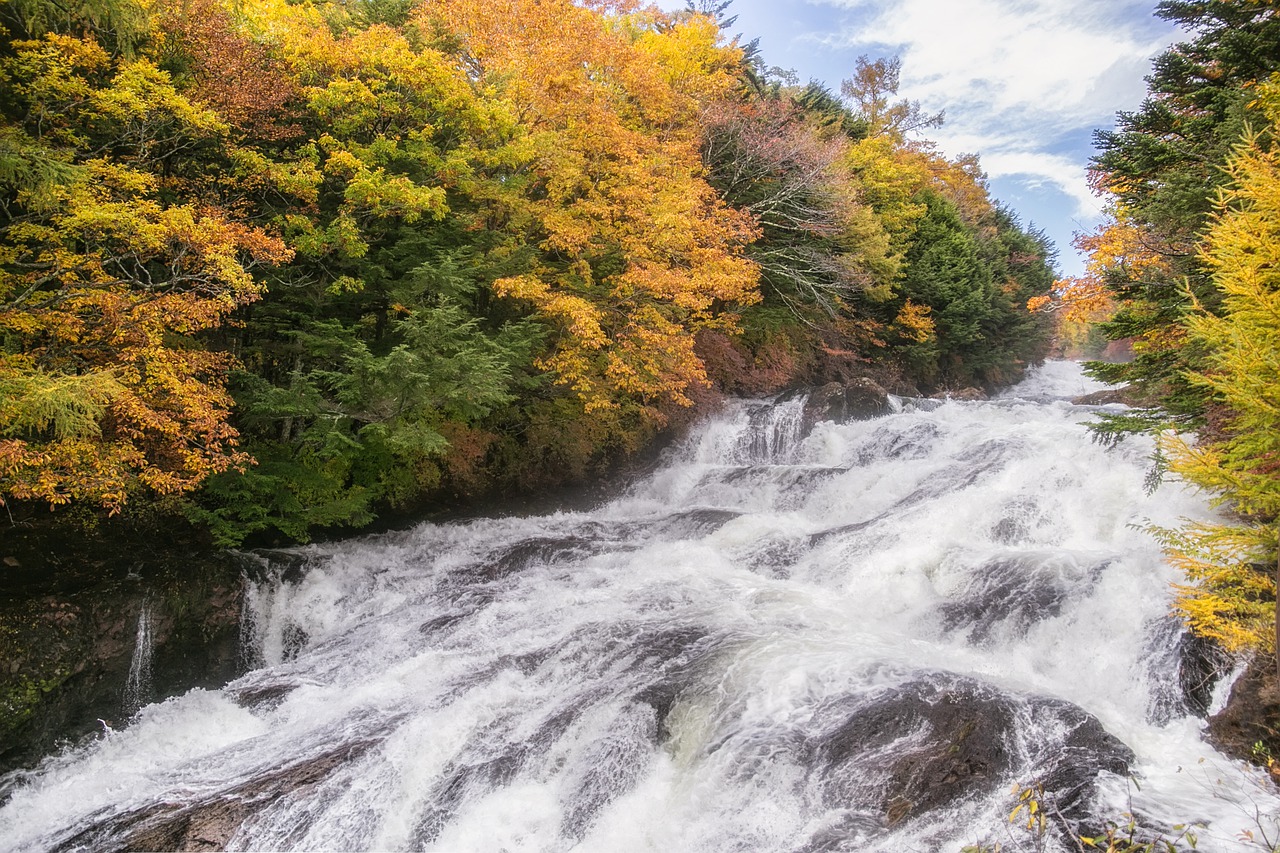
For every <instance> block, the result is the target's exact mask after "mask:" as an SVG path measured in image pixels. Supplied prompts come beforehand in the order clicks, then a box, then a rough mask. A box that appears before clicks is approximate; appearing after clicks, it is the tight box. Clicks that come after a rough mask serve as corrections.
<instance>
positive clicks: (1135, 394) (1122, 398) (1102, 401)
mask: <svg viewBox="0 0 1280 853" xmlns="http://www.w3.org/2000/svg"><path fill="white" fill-rule="evenodd" d="M1071 402H1072V404H1073V405H1076V406H1107V405H1112V404H1115V403H1119V404H1121V405H1124V406H1134V407H1138V408H1141V407H1143V406H1149V405H1151V403H1150V402H1149V401H1147V400H1146V399H1145V398H1144V397H1143V396H1142V394H1141V392H1139V391H1138V389H1136V388H1134V387H1133V386H1132V385H1126V386H1124V387H1123V388H1107V389H1105V390H1102V391H1094V392H1093V393H1092V394H1082V395H1080V396H1079V397H1073V398H1072V399H1071Z"/></svg>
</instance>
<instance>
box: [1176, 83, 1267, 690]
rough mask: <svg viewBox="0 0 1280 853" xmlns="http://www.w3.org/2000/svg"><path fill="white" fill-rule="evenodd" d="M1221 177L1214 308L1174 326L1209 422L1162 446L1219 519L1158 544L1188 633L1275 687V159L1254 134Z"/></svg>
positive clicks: (1210, 249) (1208, 252) (1213, 233)
mask: <svg viewBox="0 0 1280 853" xmlns="http://www.w3.org/2000/svg"><path fill="white" fill-rule="evenodd" d="M1277 91H1280V83H1273V84H1271V92H1272V93H1275V92H1277ZM1274 116H1275V117H1280V111H1277V112H1276V113H1274ZM1273 121H1274V118H1273ZM1276 126H1278V125H1276V124H1272V129H1274V128H1275V127H1276ZM1228 176H1229V179H1230V180H1231V187H1230V189H1229V190H1228V191H1226V192H1225V193H1224V194H1223V196H1222V197H1221V199H1220V201H1219V206H1218V214H1217V215H1216V217H1215V218H1214V220H1213V223H1212V226H1211V228H1210V230H1209V232H1208V235H1207V239H1206V241H1205V244H1204V247H1203V249H1202V252H1201V260H1202V262H1203V263H1204V264H1205V267H1206V268H1207V269H1208V270H1209V271H1210V273H1211V275H1212V280H1213V283H1214V286H1215V287H1216V288H1217V290H1218V291H1219V296H1220V305H1219V307H1218V308H1217V310H1216V311H1213V312H1210V311H1208V310H1207V309H1205V308H1204V307H1203V306H1201V307H1200V308H1199V309H1198V310H1196V311H1195V312H1194V313H1192V314H1191V315H1190V316H1188V318H1187V319H1186V321H1185V327H1186V334H1187V336H1188V338H1189V340H1190V342H1191V343H1192V344H1193V345H1194V346H1195V347H1196V348H1197V349H1198V350H1199V351H1201V352H1202V353H1203V365H1204V366H1203V368H1202V369H1201V370H1199V371H1197V372H1195V373H1194V374H1192V375H1191V376H1190V380H1191V381H1192V382H1194V383H1195V384H1196V385H1198V386H1201V387H1202V388H1204V389H1205V390H1206V391H1207V392H1208V393H1209V394H1210V395H1211V400H1212V403H1211V409H1210V414H1209V419H1208V423H1207V426H1206V428H1205V429H1204V430H1202V431H1201V434H1200V436H1199V440H1194V439H1190V438H1186V437H1176V436H1172V437H1169V438H1167V439H1166V441H1165V449H1166V452H1167V453H1168V455H1169V457H1170V463H1169V464H1170V469H1171V470H1172V471H1173V472H1174V473H1175V474H1177V475H1178V476H1179V477H1181V478H1182V479H1183V480H1186V481H1187V482H1190V483H1192V484H1194V485H1196V486H1198V487H1200V488H1202V489H1204V490H1206V491H1208V492H1209V493H1210V494H1211V495H1212V496H1213V500H1214V502H1215V503H1216V504H1217V505H1219V506H1221V507H1223V509H1224V511H1225V512H1226V514H1227V515H1228V518H1229V520H1228V521H1227V522H1224V523H1196V524H1189V525H1188V526H1186V527H1184V528H1183V529H1182V530H1179V531H1176V532H1169V531H1166V532H1165V533H1164V538H1165V541H1166V544H1167V545H1168V546H1169V551H1170V554H1171V555H1172V556H1173V558H1174V559H1175V561H1176V562H1177V563H1178V564H1179V565H1180V566H1181V567H1182V568H1183V569H1184V570H1185V572H1186V574H1187V577H1188V579H1189V581H1190V583H1189V584H1188V585H1185V586H1183V587H1182V588H1181V589H1180V595H1179V599H1178V608H1179V609H1180V610H1181V611H1182V612H1183V614H1184V615H1185V617H1186V619H1187V621H1188V623H1189V624H1190V625H1191V627H1192V628H1193V629H1195V630H1196V631H1197V632H1198V633H1200V634H1202V635H1205V636H1209V637H1212V638H1214V639H1216V640H1219V641H1220V642H1222V643H1223V644H1224V645H1225V646H1226V647H1227V648H1229V649H1232V650H1239V649H1264V650H1272V651H1276V653H1277V655H1278V656H1277V676H1278V677H1280V644H1278V643H1277V642H1276V640H1277V638H1278V637H1280V600H1277V597H1276V585H1277V581H1278V580H1280V564H1277V553H1278V548H1277V529H1276V523H1277V519H1278V518H1280V478H1277V476H1276V474H1277V471H1280V153H1278V152H1277V148H1276V146H1275V145H1274V144H1273V143H1269V142H1264V141H1263V139H1262V138H1260V137H1259V136H1258V135H1253V136H1251V137H1250V138H1249V139H1248V140H1247V142H1246V144H1245V145H1244V147H1242V148H1241V149H1239V150H1238V152H1237V153H1236V154H1235V155H1234V156H1233V158H1232V159H1231V161H1230V164H1229V169H1228Z"/></svg>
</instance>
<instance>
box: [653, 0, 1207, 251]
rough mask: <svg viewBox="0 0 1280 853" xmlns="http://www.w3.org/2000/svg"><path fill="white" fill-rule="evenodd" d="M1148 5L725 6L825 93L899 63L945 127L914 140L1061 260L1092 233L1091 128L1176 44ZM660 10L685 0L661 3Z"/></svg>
mask: <svg viewBox="0 0 1280 853" xmlns="http://www.w3.org/2000/svg"><path fill="white" fill-rule="evenodd" d="M1155 2H1156V0H801V2H777V0H734V2H733V4H732V6H731V7H730V8H729V10H728V12H727V14H729V15H737V16H738V20H737V22H736V23H735V24H734V25H733V27H732V28H731V29H730V30H729V32H730V33H731V34H736V33H741V35H742V40H743V41H744V42H747V41H750V40H751V39H753V38H759V39H760V50H761V54H762V57H763V59H764V61H765V63H766V64H767V65H770V66H778V67H780V68H784V69H791V70H794V71H795V72H796V73H797V74H798V75H799V77H800V81H801V82H808V81H809V80H818V81H821V82H823V83H825V84H827V85H828V86H829V87H830V88H831V89H832V91H839V87H840V81H841V80H843V79H845V78H847V77H851V76H852V75H853V70H854V67H855V64H856V62H857V60H858V57H859V56H863V55H865V56H867V57H869V58H870V59H872V60H875V59H878V58H881V57H891V56H898V57H900V58H901V59H902V77H901V85H900V87H899V90H898V94H899V96H900V97H904V98H908V99H910V100H916V101H919V102H920V105H921V106H922V107H923V108H924V110H925V111H926V112H927V113H930V114H932V113H937V112H939V111H942V112H945V114H946V122H945V124H944V125H943V126H942V127H941V128H932V129H929V130H927V131H925V134H926V135H927V136H928V137H929V138H930V139H932V140H933V141H934V142H936V143H937V145H938V147H939V148H940V149H941V150H942V151H943V152H944V153H946V154H947V155H949V156H956V155H959V154H965V153H976V154H978V155H979V156H980V157H981V161H982V166H983V169H984V170H985V171H986V173H987V175H988V178H989V181H990V187H991V192H992V195H993V196H995V197H996V198H997V199H999V200H1001V201H1003V202H1004V203H1005V204H1006V205H1008V206H1009V207H1010V208H1012V209H1013V210H1014V211H1015V212H1017V214H1018V215H1019V217H1020V218H1021V220H1022V222H1023V224H1024V225H1029V226H1034V227H1036V228H1040V229H1043V230H1044V231H1045V233H1046V234H1048V235H1049V237H1050V238H1051V239H1052V240H1053V242H1054V243H1055V244H1056V245H1057V247H1058V252H1059V256H1058V266H1059V268H1060V269H1061V271H1062V272H1063V274H1064V275H1078V274H1079V273H1080V272H1081V271H1082V270H1083V266H1084V261H1083V258H1081V257H1080V255H1079V254H1078V253H1077V251H1076V250H1075V249H1074V248H1072V246H1071V240H1072V237H1073V235H1074V234H1075V233H1077V232H1081V231H1090V230H1092V229H1093V228H1094V227H1096V226H1097V225H1098V224H1099V223H1100V222H1101V221H1102V206H1103V202H1102V200H1100V199H1098V198H1097V197H1095V196H1094V195H1093V194H1092V193H1091V192H1090V191H1089V187H1088V185H1087V183H1086V179H1085V170H1086V168H1087V166H1088V163H1089V158H1090V156H1092V154H1093V153H1094V149H1093V132H1094V130H1095V129H1111V128H1113V127H1114V126H1115V115H1116V112H1117V111H1118V110H1133V109H1136V108H1137V107H1138V106H1139V105H1140V104H1141V103H1142V99H1143V97H1144V95H1145V93H1146V83H1145V81H1144V79H1143V78H1144V77H1145V76H1146V75H1147V74H1148V73H1149V72H1150V69H1151V60H1152V59H1153V58H1154V57H1155V56H1156V55H1158V54H1159V53H1161V52H1163V51H1164V49H1165V48H1166V47H1168V46H1169V45H1170V44H1172V43H1173V42H1175V41H1178V40H1180V39H1181V38H1182V36H1181V35H1180V34H1179V32H1178V30H1177V29H1176V28H1175V27H1173V26H1172V25H1170V24H1169V23H1167V22H1165V21H1162V20H1160V19H1158V18H1156V17H1154V16H1153V14H1152V10H1153V9H1154V7H1155ZM658 5H659V6H661V7H662V8H664V9H667V10H674V9H683V8H685V2H684V0H658Z"/></svg>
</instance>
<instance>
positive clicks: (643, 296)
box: [415, 0, 759, 411]
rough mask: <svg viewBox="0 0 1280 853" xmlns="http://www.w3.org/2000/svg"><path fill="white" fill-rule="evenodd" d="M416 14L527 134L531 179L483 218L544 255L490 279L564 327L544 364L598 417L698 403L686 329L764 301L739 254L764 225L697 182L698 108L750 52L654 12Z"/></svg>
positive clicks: (467, 9)
mask: <svg viewBox="0 0 1280 853" xmlns="http://www.w3.org/2000/svg"><path fill="white" fill-rule="evenodd" d="M611 8H620V7H616V6H614V5H613V4H611ZM415 19H416V21H417V22H418V24H419V26H420V27H421V28H422V30H423V31H426V32H453V33H457V34H459V37H460V42H461V46H462V49H461V53H460V57H459V58H460V61H461V62H462V65H463V67H464V68H465V69H466V70H467V71H468V73H470V74H472V75H474V76H475V77H476V78H477V85H480V86H482V87H485V88H486V89H487V90H492V91H493V92H494V94H495V96H496V97H501V98H502V99H503V100H505V101H506V102H508V103H510V104H512V106H513V108H514V110H515V113H516V114H517V115H518V116H519V117H520V120H521V123H522V124H523V125H524V126H525V127H526V128H527V134H528V135H527V155H526V157H525V159H524V162H523V163H522V164H521V165H520V167H519V169H520V171H521V172H522V173H523V175H525V176H527V181H525V182H520V183H518V184H517V185H516V189H514V190H513V191H512V194H508V195H506V196H504V197H501V198H498V199H495V200H494V203H495V207H491V208H490V209H491V211H493V212H494V213H495V214H498V215H499V216H500V217H501V221H500V222H495V221H492V219H491V221H490V222H489V223H488V224H489V225H491V226H492V225H499V224H500V225H503V226H504V227H505V228H506V229H507V230H508V231H509V232H514V233H515V234H516V235H518V236H519V238H520V241H521V242H525V243H532V244H534V245H538V246H539V247H540V248H541V250H542V255H541V259H540V261H539V262H538V263H537V264H536V267H535V268H534V269H533V270H532V271H531V272H529V273H527V274H525V275H522V276H518V277H512V278H509V279H504V280H501V281H499V282H497V283H496V285H495V288H496V290H497V291H498V293H499V294H501V295H505V296H509V297H512V298H517V299H521V300H525V301H528V302H530V303H531V304H532V305H533V306H534V308H535V310H536V311H537V312H538V313H539V314H541V315H542V316H543V317H545V318H546V319H547V320H549V321H550V322H551V323H552V324H553V325H555V326H556V327H557V328H558V329H559V330H560V334H559V336H558V337H557V338H556V341H555V346H554V349H553V351H552V352H550V353H549V354H547V355H546V356H544V358H543V359H542V360H541V362H540V364H541V366H542V367H544V368H546V369H548V370H551V371H553V372H554V373H555V375H556V377H557V380H558V381H559V382H561V383H563V384H565V385H567V386H569V387H571V388H572V389H574V391H575V392H576V393H577V394H578V395H579V397H580V399H581V400H582V401H583V403H584V405H585V406H586V407H587V409H588V410H590V411H600V410H604V409H609V408H613V407H615V406H616V405H618V404H619V402H620V401H621V400H623V399H633V400H638V401H639V402H641V403H642V404H644V405H652V404H658V403H670V404H677V405H687V404H688V402H689V400H688V397H687V395H686V391H688V390H689V389H691V388H693V387H696V386H698V385H701V384H703V383H704V382H705V372H704V370H703V367H702V364H701V362H700V360H699V359H698V358H697V356H696V355H695V353H694V351H693V346H692V336H691V334H690V332H693V331H696V330H697V329H700V328H710V327H722V328H731V327H732V325H733V318H732V317H731V316H730V315H727V314H725V313H723V310H722V306H725V305H733V304H748V303H751V302H754V301H756V300H757V299H758V298H759V297H758V294H757V292H756V288H755V283H756V277H757V273H756V270H755V267H754V265H753V264H751V263H750V262H749V261H747V260H746V259H745V258H744V257H743V256H742V254H741V247H742V246H743V244H744V243H746V242H747V241H749V240H750V239H751V238H752V237H753V236H754V233H755V232H754V226H753V224H752V223H751V221H750V219H749V217H747V216H746V215H744V214H740V213H738V212H735V211H733V210H731V209H729V208H728V207H726V206H725V205H724V204H723V202H721V200H720V199H719V198H718V196H717V195H716V193H715V191H714V190H713V189H712V188H711V187H710V186H709V185H708V184H707V183H706V181H704V180H703V179H702V177H701V173H702V165H701V160H700V156H699V150H698V144H699V141H700V125H699V112H700V109H701V102H702V100H703V99H705V98H710V97H714V96H721V95H724V94H726V93H727V92H729V91H730V90H731V89H732V87H733V86H734V85H735V78H734V70H735V68H736V66H737V62H738V60H739V58H740V52H739V51H737V50H736V49H730V48H722V47H718V46H717V39H718V31H717V30H716V28H715V26H714V24H712V23H711V22H710V21H708V20H707V19H706V18H702V17H693V18H689V19H687V20H684V21H682V22H680V23H678V24H673V25H672V26H670V27H663V28H662V29H657V28H655V27H654V26H653V23H654V22H655V20H657V18H656V17H655V13H653V12H646V13H643V14H636V15H631V16H621V17H617V16H615V17H609V18H606V17H601V16H599V15H596V14H594V13H592V12H591V11H590V10H588V9H584V8H582V7H580V6H577V5H575V4H573V3H571V2H568V0H550V2H535V0H511V2H506V3H491V2H485V0H434V2H429V3H426V4H424V5H422V6H421V7H419V9H418V11H417V12H416V13H415ZM516 192H519V195H515V193H516Z"/></svg>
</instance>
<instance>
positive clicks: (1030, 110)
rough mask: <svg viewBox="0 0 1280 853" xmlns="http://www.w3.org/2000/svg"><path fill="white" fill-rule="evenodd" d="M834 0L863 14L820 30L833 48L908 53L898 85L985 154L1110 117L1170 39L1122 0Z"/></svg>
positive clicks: (1138, 95)
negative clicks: (850, 24)
mask: <svg viewBox="0 0 1280 853" xmlns="http://www.w3.org/2000/svg"><path fill="white" fill-rule="evenodd" d="M825 2H826V3H827V4H828V5H833V6H837V7H840V8H843V9H846V10H848V11H850V12H852V13H853V15H854V17H855V18H856V19H857V21H858V23H857V24H856V26H855V27H854V28H850V29H846V30H845V31H843V32H840V33H835V34H827V35H823V36H815V38H817V39H818V40H820V41H822V42H824V43H825V44H826V45H827V46H828V47H830V48H839V49H844V50H857V51H858V52H868V53H874V52H876V51H875V49H876V48H877V47H879V48H880V50H881V51H884V50H886V49H887V50H888V51H891V52H897V53H899V55H900V56H901V57H902V60H903V73H902V86H901V90H900V94H901V95H903V96H904V97H908V98H912V99H915V100H919V101H920V102H921V103H922V105H923V106H924V107H925V109H926V110H929V111H936V110H938V109H945V110H946V111H947V126H946V127H944V128H943V129H942V131H941V132H937V133H935V134H934V138H935V139H936V140H937V141H938V142H939V143H940V144H941V145H942V146H943V148H944V149H945V150H948V151H949V152H951V153H959V150H958V149H957V145H958V144H959V141H960V140H961V139H964V140H966V141H976V142H979V143H981V144H980V145H978V146H977V150H979V151H980V152H981V153H982V154H984V159H985V158H986V156H989V155H990V154H991V153H994V151H999V150H1004V149H1008V148H1010V147H1011V146H1012V147H1015V148H1016V147H1022V146H1023V145H1025V144H1026V142H1027V141H1029V139H1035V140H1038V143H1039V144H1040V145H1049V144H1051V143H1052V142H1053V141H1054V140H1056V139H1057V138H1058V137H1060V136H1061V135H1062V134H1064V133H1067V132H1069V131H1071V130H1074V129H1078V128H1081V127H1094V126H1098V125H1100V124H1108V123H1109V122H1110V120H1111V117H1112V115H1113V114H1114V112H1115V110H1116V109H1117V107H1118V106H1127V107H1133V106H1136V105H1137V104H1138V103H1139V102H1140V101H1141V99H1142V96H1143V93H1144V91H1145V86H1144V84H1143V80H1142V77H1143V73H1144V71H1145V70H1146V68H1147V67H1148V62H1149V60H1150V57H1151V56H1152V55H1153V54H1155V53H1156V52H1158V51H1159V50H1160V49H1161V48H1162V47H1164V46H1165V45H1166V44H1167V43H1168V41H1169V39H1168V38H1167V35H1166V33H1163V32H1162V33H1160V34H1159V35H1155V36H1153V35H1152V34H1151V29H1152V28H1151V27H1150V26H1141V24H1144V23H1145V22H1144V21H1143V20H1142V19H1141V18H1139V17H1136V16H1135V15H1134V14H1133V12H1132V10H1129V11H1127V12H1126V10H1125V8H1124V4H1123V3H1117V2H1116V0H1076V2H1063V0H1019V2H1010V0H825ZM1144 30H1146V32H1144ZM964 150H974V149H973V148H970V149H964Z"/></svg>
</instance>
